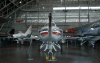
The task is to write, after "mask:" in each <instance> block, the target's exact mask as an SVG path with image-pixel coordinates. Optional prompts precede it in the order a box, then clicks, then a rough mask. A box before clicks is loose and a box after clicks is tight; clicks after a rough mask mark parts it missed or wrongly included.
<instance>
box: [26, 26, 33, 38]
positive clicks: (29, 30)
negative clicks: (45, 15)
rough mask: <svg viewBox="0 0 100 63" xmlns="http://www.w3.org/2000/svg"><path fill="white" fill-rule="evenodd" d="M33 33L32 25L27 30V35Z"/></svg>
mask: <svg viewBox="0 0 100 63" xmlns="http://www.w3.org/2000/svg"><path fill="white" fill-rule="evenodd" d="M31 33H32V26H30V27H29V28H28V29H27V31H26V32H25V36H30V35H31Z"/></svg>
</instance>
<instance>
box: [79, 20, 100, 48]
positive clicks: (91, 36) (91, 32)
mask: <svg viewBox="0 0 100 63" xmlns="http://www.w3.org/2000/svg"><path fill="white" fill-rule="evenodd" d="M78 29H79V31H80V32H81V34H80V35H79V36H77V38H78V39H79V40H80V41H81V42H82V43H81V45H82V44H84V43H85V42H89V45H92V46H93V47H94V45H95V42H96V41H97V40H100V21H96V22H92V23H89V24H86V25H83V26H81V27H80V28H78ZM83 31H84V32H83ZM83 41H84V42H83Z"/></svg>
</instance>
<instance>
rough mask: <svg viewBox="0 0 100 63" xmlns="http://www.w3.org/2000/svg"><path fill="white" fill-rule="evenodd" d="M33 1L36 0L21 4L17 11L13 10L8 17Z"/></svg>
mask: <svg viewBox="0 0 100 63" xmlns="http://www.w3.org/2000/svg"><path fill="white" fill-rule="evenodd" d="M32 1H34V0H31V1H29V2H27V3H26V4H24V5H22V6H20V7H18V8H17V9H16V10H15V11H13V12H11V13H10V14H9V15H7V16H6V18H8V17H9V16H10V15H12V14H13V13H15V12H16V11H18V10H19V9H21V8H22V7H23V6H25V5H27V4H28V3H30V2H32Z"/></svg>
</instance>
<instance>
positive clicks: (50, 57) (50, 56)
mask: <svg viewBox="0 0 100 63" xmlns="http://www.w3.org/2000/svg"><path fill="white" fill-rule="evenodd" d="M46 60H47V61H56V57H55V54H54V53H53V52H52V50H49V52H48V53H47V54H46Z"/></svg>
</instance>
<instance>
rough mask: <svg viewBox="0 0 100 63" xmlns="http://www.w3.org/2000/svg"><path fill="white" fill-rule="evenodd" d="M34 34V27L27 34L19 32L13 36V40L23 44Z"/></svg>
mask: <svg viewBox="0 0 100 63" xmlns="http://www.w3.org/2000/svg"><path fill="white" fill-rule="evenodd" d="M31 33H32V26H30V27H29V28H28V29H27V31H26V32H25V33H22V32H19V33H17V34H13V35H12V36H13V38H16V41H17V43H19V42H21V44H23V42H24V41H23V40H24V39H25V38H30V37H31Z"/></svg>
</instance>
